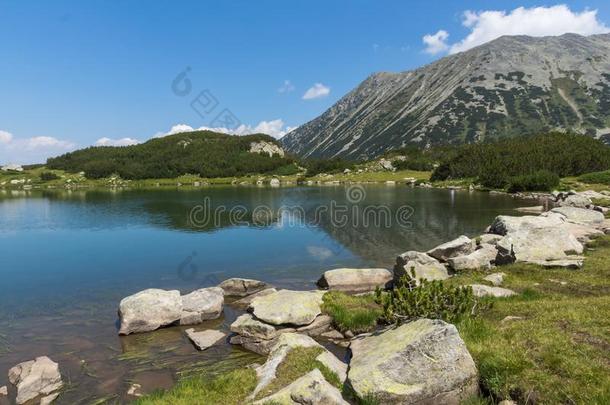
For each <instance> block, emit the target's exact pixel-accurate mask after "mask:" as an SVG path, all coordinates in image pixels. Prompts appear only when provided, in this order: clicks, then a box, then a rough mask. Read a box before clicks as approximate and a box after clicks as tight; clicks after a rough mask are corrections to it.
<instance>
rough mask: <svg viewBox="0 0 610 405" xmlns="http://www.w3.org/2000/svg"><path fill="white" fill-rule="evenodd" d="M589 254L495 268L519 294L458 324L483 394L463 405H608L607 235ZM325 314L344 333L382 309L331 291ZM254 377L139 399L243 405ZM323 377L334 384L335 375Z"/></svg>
mask: <svg viewBox="0 0 610 405" xmlns="http://www.w3.org/2000/svg"><path fill="white" fill-rule="evenodd" d="M586 256H587V258H586V260H585V265H584V267H583V269H582V270H578V271H572V270H564V269H544V268H542V267H537V266H533V265H522V264H515V265H510V266H504V267H501V268H498V269H497V270H498V271H502V272H504V273H505V274H506V276H505V277H504V284H503V287H506V288H511V289H513V290H515V291H517V292H518V293H519V295H518V296H515V297H511V298H505V299H495V300H493V304H492V306H491V307H490V308H487V309H485V310H484V311H483V312H481V313H480V314H479V315H478V316H477V317H475V318H467V319H464V320H462V321H460V322H459V323H458V324H457V327H458V329H459V331H460V334H461V336H462V338H463V339H464V341H465V342H466V344H467V346H468V349H469V350H470V353H471V354H472V356H473V358H474V359H475V362H476V364H477V367H478V369H479V373H480V384H481V387H482V389H483V395H482V396H481V397H480V398H478V399H475V400H473V401H470V402H468V403H471V404H495V403H498V402H499V401H500V400H503V399H509V398H512V399H513V400H515V401H516V402H518V403H520V404H600V405H601V404H607V403H610V237H609V236H605V237H601V238H600V239H598V240H597V241H595V242H593V243H592V244H591V245H589V248H588V250H587V252H586ZM485 275H486V273H484V272H476V271H471V272H465V273H462V274H459V275H457V276H456V277H453V278H452V279H450V280H449V281H447V283H449V284H452V285H457V284H460V285H461V284H470V283H485V282H484V281H483V277H484V276H485ZM325 312H327V313H329V314H330V315H331V316H333V317H335V323H336V325H337V326H338V327H341V326H343V329H350V328H357V326H358V325H365V326H366V327H367V328H368V326H369V325H371V323H373V322H374V321H373V319H374V317H375V316H378V315H379V307H377V306H375V305H374V304H373V303H372V302H371V301H370V299H368V298H366V297H347V296H345V294H342V293H331V295H330V296H329V297H328V299H326V300H325ZM354 314H358V316H356V317H355V318H354V316H352V315H354ZM363 314H364V315H363ZM369 315H370V316H373V318H371V317H370V316H369ZM507 317H511V318H507ZM363 319H364V320H363ZM311 350H312V349H303V350H301V349H299V351H295V352H293V354H292V355H290V356H288V357H287V358H286V360H285V362H284V364H282V365H281V366H280V367H281V370H282V372H281V373H280V374H279V375H282V376H283V377H282V378H280V379H279V380H278V381H276V382H275V383H274V385H273V386H272V387H270V388H269V389H270V390H271V391H273V392H276V391H277V390H278V389H280V388H282V387H283V386H285V385H287V384H288V383H289V382H291V381H294V380H295V379H296V378H298V377H299V376H301V375H304V374H306V373H307V372H308V371H310V370H311V369H313V368H314V367H318V368H319V367H320V365H319V364H316V362H315V356H316V355H317V353H316V352H315V351H311ZM310 351H311V352H310ZM322 371H323V372H326V373H328V370H322ZM253 375H254V374H253V372H252V371H251V370H241V371H234V372H231V373H229V374H226V375H223V376H220V377H218V378H216V379H215V380H213V381H210V382H204V379H194V380H187V381H185V382H182V383H180V384H179V385H177V386H176V387H175V388H174V389H172V390H169V391H166V392H159V393H157V394H154V395H152V396H149V397H145V398H143V399H141V400H140V401H138V402H137V403H138V404H181V403H187V402H185V401H186V398H189V399H193V398H194V399H195V400H197V401H201V402H200V403H210V404H214V403H227V404H232V403H240V402H239V401H242V400H243V398H245V397H246V396H247V392H246V391H248V392H249V390H250V391H251V390H252V389H253V387H254V382H253V380H252V378H253ZM328 378H329V381H330V382H331V383H334V384H337V381H336V380H334V378H333V376H332V375H330V376H328ZM268 393H269V392H266V394H268ZM219 398H222V400H217V399H219ZM206 401H207V402H206ZM216 401H218V402H216ZM370 403H375V402H374V401H372V402H370Z"/></svg>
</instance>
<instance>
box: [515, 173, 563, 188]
mask: <svg viewBox="0 0 610 405" xmlns="http://www.w3.org/2000/svg"><path fill="white" fill-rule="evenodd" d="M559 180H560V179H559V176H558V175H556V174H555V173H552V172H550V171H548V170H539V171H537V172H535V173H532V174H524V175H522V176H515V177H512V178H511V179H510V181H509V186H508V191H509V192H511V193H516V192H519V191H551V190H552V189H554V188H555V187H557V186H558V185H559Z"/></svg>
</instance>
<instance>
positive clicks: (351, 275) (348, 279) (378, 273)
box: [317, 268, 393, 292]
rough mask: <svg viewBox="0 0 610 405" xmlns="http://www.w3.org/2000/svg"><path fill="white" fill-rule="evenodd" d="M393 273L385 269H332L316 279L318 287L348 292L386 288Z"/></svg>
mask: <svg viewBox="0 0 610 405" xmlns="http://www.w3.org/2000/svg"><path fill="white" fill-rule="evenodd" d="M392 278H393V275H392V273H391V272H390V271H388V270H386V269H346V268H342V269H334V270H328V271H326V272H324V275H322V277H321V278H320V279H319V280H318V283H317V284H318V286H319V287H320V288H327V289H329V290H340V291H350V292H367V291H374V290H375V289H376V288H377V287H380V288H384V289H385V288H387V287H389V286H390V284H391V282H392Z"/></svg>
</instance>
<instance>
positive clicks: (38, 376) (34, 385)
mask: <svg viewBox="0 0 610 405" xmlns="http://www.w3.org/2000/svg"><path fill="white" fill-rule="evenodd" d="M8 379H9V381H10V383H11V384H13V385H16V386H17V399H16V402H17V403H18V404H23V403H26V402H28V401H31V400H33V399H35V398H38V397H41V396H42V397H45V398H47V396H52V395H54V394H53V393H54V392H55V391H57V390H59V389H60V388H61V387H62V385H63V383H62V380H61V374H60V372H59V365H58V364H57V363H55V362H54V361H53V360H51V359H50V358H48V357H46V356H42V357H37V358H36V359H35V360H30V361H26V362H23V363H20V364H18V365H16V366H15V367H13V368H11V369H10V370H9V372H8ZM47 401H48V399H47Z"/></svg>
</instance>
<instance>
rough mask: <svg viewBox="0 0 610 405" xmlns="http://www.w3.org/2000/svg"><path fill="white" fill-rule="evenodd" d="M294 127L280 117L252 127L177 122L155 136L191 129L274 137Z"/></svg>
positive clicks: (284, 133) (160, 136)
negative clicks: (232, 127) (166, 130)
mask: <svg viewBox="0 0 610 405" xmlns="http://www.w3.org/2000/svg"><path fill="white" fill-rule="evenodd" d="M293 129H296V127H289V126H286V125H285V124H284V121H283V120H281V119H277V120H271V121H261V122H259V123H258V124H257V125H256V126H254V127H252V126H250V125H245V124H241V125H240V126H239V127H237V128H234V129H230V128H224V127H216V128H211V127H205V126H203V127H199V128H193V127H191V126H190V125H186V124H178V125H174V126H173V127H171V129H170V130H169V131H168V132H159V133H157V134H155V136H154V137H155V138H162V137H164V136H168V135H174V134H179V133H181V132H192V131H214V132H220V133H223V134H228V135H248V134H258V133H261V134H267V135H270V136H272V137H274V138H278V139H279V138H281V137H282V136H284V135H286V134H287V133H288V132H290V131H292V130H293Z"/></svg>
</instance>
